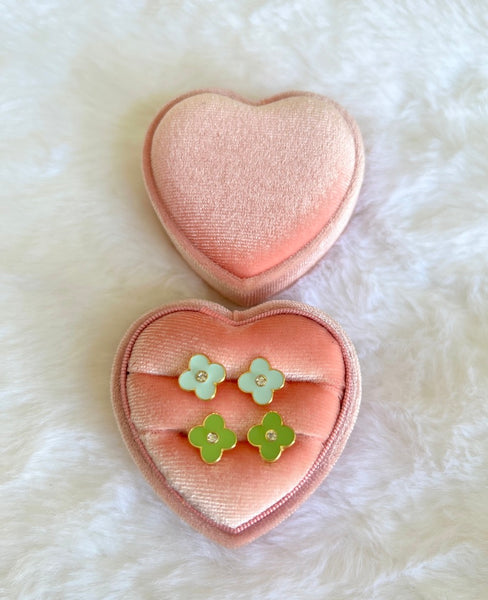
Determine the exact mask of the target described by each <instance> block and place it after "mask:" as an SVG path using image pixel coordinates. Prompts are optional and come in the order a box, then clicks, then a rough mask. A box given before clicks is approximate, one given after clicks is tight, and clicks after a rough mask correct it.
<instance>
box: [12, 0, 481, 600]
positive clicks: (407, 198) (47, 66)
mask: <svg viewBox="0 0 488 600" xmlns="http://www.w3.org/2000/svg"><path fill="white" fill-rule="evenodd" d="M486 9H487V6H486V3H485V2H483V1H482V0H478V1H475V0H471V1H470V2H465V1H464V0H459V1H454V0H429V1H420V0H419V1H417V0H415V1H414V0H410V1H405V0H399V1H398V2H388V1H386V0H367V1H366V0H364V1H362V2H360V1H358V2H353V1H352V0H349V1H345V0H335V1H320V0H295V1H291V0H267V1H266V0H263V1H258V0H243V1H240V2H231V1H228V2H227V1H225V2H224V1H223V0H222V1H220V2H217V1H206V2H205V1H203V0H197V1H186V0H166V1H163V2H155V1H149V0H148V1H146V2H143V1H137V0H130V1H129V0H126V1H119V2H102V1H95V0H86V1H80V2H74V1H71V2H62V1H61V0H56V1H48V0H10V1H2V2H0V21H1V30H0V48H1V59H0V60H1V62H0V65H1V66H0V69H1V71H0V72H1V85H0V96H1V109H0V111H1V112H0V117H1V123H2V128H1V131H2V134H1V136H0V147H1V163H0V170H1V186H0V194H1V231H2V235H1V238H0V243H1V253H0V256H1V296H0V299H1V314H2V318H1V321H0V326H1V339H0V342H1V344H0V352H1V369H0V382H1V405H0V406H1V409H0V414H1V423H2V426H1V442H0V447H1V450H2V455H1V456H2V458H1V461H2V462H1V465H0V468H1V471H0V477H1V483H2V487H1V498H0V519H1V521H0V525H1V534H0V538H1V539H0V574H1V578H0V598H2V600H3V599H8V600H10V599H15V600H16V599H22V600H27V599H29V600H31V599H32V600H43V599H49V600H57V599H62V600H72V599H73V600H75V599H76V600H78V599H89V600H98V599H102V600H112V599H113V600H119V599H123V600H126V599H127V600H132V599H134V600H139V599H143V600H146V599H148V600H149V599H153V598H154V599H158V600H160V599H162V600H166V599H171V600H173V599H177V600H178V599H180V598H181V599H185V600H186V599H188V598H195V599H210V598H211V599H214V598H219V599H222V598H225V599H229V600H241V599H242V600H244V599H246V600H249V599H270V600H271V599H272V600H275V599H276V600H278V599H280V600H281V599H283V598H296V599H308V598H314V599H320V600H324V599H333V600H346V599H347V600H357V599H363V598H364V599H367V600H372V599H375V600H376V599H378V600H383V599H385V600H388V599H395V600H404V599H405V600H410V599H412V600H413V599H425V600H431V599H432V600H444V599H449V600H450V599H456V600H464V599H473V600H484V599H486V598H488V570H487V569H488V567H487V565H488V546H487V540H488V490H487V482H488V470H487V466H488V465H487V456H488V444H487V440H488V435H487V423H488V400H487V392H488V360H487V345H488V318H487V315H488V233H487V232H488V202H487V190H488V174H487V171H488V169H487V164H488V158H487V157H488V91H487V90H488V37H487V29H488V20H487V12H488V11H487V10H486ZM210 86H211V87H223V88H230V89H233V90H235V91H236V92H238V93H240V94H242V95H244V96H247V97H249V98H252V99H257V98H262V97H266V96H269V95H272V94H276V93H279V92H281V91H284V90H290V89H304V90H312V91H316V92H320V93H324V94H326V95H329V96H331V97H332V98H334V99H336V100H337V101H339V102H340V103H342V104H343V105H344V106H346V108H347V109H348V110H349V111H350V112H351V113H352V114H353V115H354V117H355V118H356V119H357V121H358V123H359V125H360V128H361V130H362V132H363V136H364V141H365V147H366V159H367V171H366V177H365V183H364V187H363V190H362V193H361V195H360V199H359V203H358V206H357V209H356V211H355V213H354V216H353V219H352V221H351V223H350V225H349V226H348V228H347V230H346V232H345V233H344V235H343V236H342V237H341V238H340V240H339V241H338V243H337V244H336V245H335V246H334V247H333V249H332V250H331V251H330V252H329V253H328V255H327V256H326V257H325V259H323V260H322V261H321V262H320V263H319V264H318V265H317V267H316V268H315V269H314V270H313V271H312V272H310V273H309V274H308V275H306V276H305V277H303V278H302V279H301V280H300V281H299V282H298V283H296V284H295V285H294V286H293V287H292V288H290V289H289V290H287V291H286V292H285V293H283V294H281V297H283V298H289V299H294V300H299V301H304V302H307V303H310V304H313V305H315V306H318V307H320V308H322V309H324V310H326V311H327V312H329V313H330V314H331V315H332V316H333V317H334V318H336V319H337V320H338V321H339V322H340V323H341V324H342V325H343V326H344V327H345V329H346V331H347V332H348V333H349V335H350V336H351V337H352V339H353V341H354V343H355V344H356V347H357V350H358V353H359V356H360V360H361V364H362V370H363V377H364V395H363V404H362V408H361V412H360V416H359V419H358V422H357V426H356V429H355V430H354V432H353V435H352V437H351V439H350V442H349V444H348V446H347V447H346V450H345V452H344V454H343V456H342V457H341V459H340V460H339V462H338V463H337V466H336V467H335V469H334V470H333V471H332V473H331V475H330V476H329V477H328V479H326V481H325V482H324V483H323V485H322V486H321V487H320V488H319V490H318V491H317V492H316V493H315V495H314V496H313V497H312V498H311V499H310V500H309V501H307V502H306V503H305V504H304V505H303V506H302V507H301V508H300V509H299V510H298V511H297V512H296V513H295V515H294V516H292V517H291V518H290V519H288V520H287V521H286V522H285V523H283V524H282V525H281V526H280V527H278V528H277V529H275V530H273V531H272V532H270V533H269V534H267V535H266V536H264V537H262V538H260V539H259V540H257V541H256V542H254V543H252V544H251V545H249V546H247V547H244V548H241V549H238V550H227V549H224V548H221V547H219V546H217V545H216V544H214V543H213V542H211V541H209V540H207V539H206V538H204V537H202V536H201V535H200V534H198V533H196V532H194V531H193V530H192V529H191V528H190V527H188V526H187V525H186V524H185V523H183V522H182V521H180V519H179V518H178V517H177V516H175V515H174V514H173V513H172V512H171V511H170V510H169V509H168V508H166V506H165V505H164V504H162V503H161V502H160V501H159V500H158V499H157V497H156V496H155V494H154V493H153V491H152V489H151V488H150V487H149V486H148V484H146V482H145V481H144V479H143V477H142V476H141V475H140V473H139V472H138V470H137V469H136V467H135V466H134V464H133V462H132V460H131V458H130V457H129V454H128V452H127V451H126V449H125V447H124V445H123V443H122V440H121V438H120V436H119V433H118V430H117V427H116V424H115V420H114V417H113V415H112V411H111V406H110V395H109V376H110V368H111V363H112V358H113V354H114V352H115V349H116V346H117V344H118V342H119V339H120V338H121V336H122V335H123V333H124V332H125V330H126V328H127V327H128V326H129V325H130V324H131V323H132V322H133V321H134V320H135V319H136V318H137V317H139V315H141V314H142V313H144V312H145V311H147V310H149V309H151V308H153V307H155V306H158V305H161V304H164V303H166V302H169V301H175V300H180V299H183V298H189V297H196V298H207V299H211V300H216V301H218V302H223V303H224V304H227V305H228V303H226V301H225V300H223V299H222V298H221V297H220V296H219V295H218V294H217V293H216V292H214V291H212V290H211V289H210V288H209V287H208V286H207V285H206V284H204V283H203V282H202V281H201V280H200V279H199V277H198V276H196V275H195V274H194V273H193V272H192V271H191V270H190V268H189V267H188V266H187V264H186V263H185V262H184V261H183V260H182V259H181V258H180V257H179V255H178V254H177V252H176V251H175V249H174V248H173V246H172V245H171V243H170V242H169V241H168V239H167V237H166V235H165V234H164V232H163V230H162V228H161V226H160V224H159V222H158V220H157V218H156V216H155V214H154V212H153V210H152V208H151V206H150V204H149V201H148V200H147V198H146V194H145V191H144V187H143V184H142V178H141V173H140V152H141V146H142V140H143V136H144V133H145V130H146V128H147V126H148V124H149V122H150V120H151V119H152V117H153V116H154V114H155V113H156V111H157V110H158V109H159V108H160V107H161V106H162V105H163V104H164V103H165V102H167V101H168V100H170V99H171V98H173V97H174V96H177V95H179V94H181V93H183V92H186V91H189V90H191V89H194V88H199V87H210Z"/></svg>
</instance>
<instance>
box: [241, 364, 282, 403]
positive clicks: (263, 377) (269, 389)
mask: <svg viewBox="0 0 488 600" xmlns="http://www.w3.org/2000/svg"><path fill="white" fill-rule="evenodd" d="M237 385H238V387H239V389H240V390H241V391H242V392H245V393H246V394H251V395H252V398H253V400H254V402H256V404H260V405H265V404H269V403H270V402H271V401H272V400H273V394H274V392H275V391H276V390H279V389H281V388H282V387H283V386H284V385H285V376H284V375H283V373H282V372H281V371H278V370H277V369H272V368H271V366H270V364H269V362H268V361H267V360H266V359H265V358H255V359H254V360H253V361H252V363H251V366H250V367H249V371H246V372H245V373H243V374H242V375H241V376H240V377H239V379H238V380H237Z"/></svg>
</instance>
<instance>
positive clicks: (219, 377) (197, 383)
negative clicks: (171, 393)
mask: <svg viewBox="0 0 488 600" xmlns="http://www.w3.org/2000/svg"><path fill="white" fill-rule="evenodd" d="M225 375H226V373H225V369H224V367H223V366H222V365H221V364H219V363H212V362H210V361H209V359H208V358H207V357H206V356H205V355H204V354H194V355H193V356H192V357H191V358H190V361H189V363H188V369H187V370H186V371H184V372H183V373H182V374H181V375H180V376H179V377H178V385H179V386H180V388H181V389H182V390H186V391H187V392H195V395H196V396H197V398H200V400H212V398H215V394H216V393H217V385H218V384H219V383H222V381H224V379H225Z"/></svg>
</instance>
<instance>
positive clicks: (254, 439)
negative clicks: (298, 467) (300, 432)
mask: <svg viewBox="0 0 488 600" xmlns="http://www.w3.org/2000/svg"><path fill="white" fill-rule="evenodd" d="M295 439H296V436H295V432H294V431H293V429H292V428H291V427H288V426H287V425H284V424H283V419H282V418H281V416H280V415H279V414H278V413H277V412H269V413H266V414H265V415H264V417H263V420H262V421H261V424H260V425H254V427H251V429H250V430H249V431H248V432H247V441H248V442H249V443H250V444H251V446H256V447H257V448H259V453H260V454H261V458H264V460H266V461H268V462H274V461H275V460H278V458H279V457H280V456H281V453H282V452H283V450H285V448H289V447H290V446H292V445H293V444H294V443H295Z"/></svg>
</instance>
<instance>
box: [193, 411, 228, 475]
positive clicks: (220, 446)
mask: <svg viewBox="0 0 488 600" xmlns="http://www.w3.org/2000/svg"><path fill="white" fill-rule="evenodd" d="M188 441H189V442H190V444H191V445H192V446H195V448H199V449H200V457H201V459H202V460H203V462H205V463H207V464H208V465H211V464H214V463H216V462H219V460H220V459H221V458H222V454H223V453H224V451H225V450H231V449H232V448H235V446H236V444H237V436H236V434H235V433H234V432H233V431H231V430H230V429H227V428H226V427H225V422H224V419H223V418H222V417H221V416H220V415H218V414H217V413H212V414H211V415H208V417H206V418H205V420H204V422H203V425H197V426H196V427H193V428H192V429H190V431H189V432H188Z"/></svg>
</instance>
